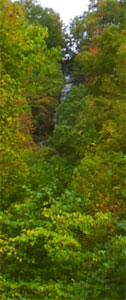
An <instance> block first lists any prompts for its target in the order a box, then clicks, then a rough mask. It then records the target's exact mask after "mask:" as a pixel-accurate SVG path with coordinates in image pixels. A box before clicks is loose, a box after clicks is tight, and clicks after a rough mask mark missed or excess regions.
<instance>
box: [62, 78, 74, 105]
mask: <svg viewBox="0 0 126 300" xmlns="http://www.w3.org/2000/svg"><path fill="white" fill-rule="evenodd" d="M64 80H65V86H64V89H63V90H62V92H61V96H60V99H59V102H60V103H61V102H62V101H63V100H64V99H65V98H66V96H67V94H68V93H69V92H70V90H71V88H72V85H73V79H72V78H71V76H70V74H66V75H65V76H64Z"/></svg>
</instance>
